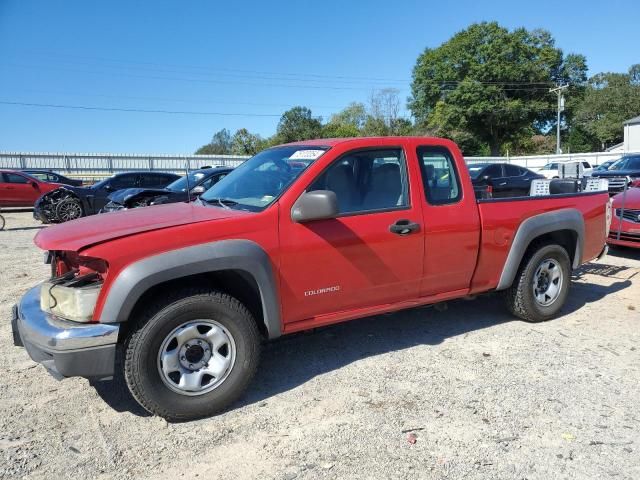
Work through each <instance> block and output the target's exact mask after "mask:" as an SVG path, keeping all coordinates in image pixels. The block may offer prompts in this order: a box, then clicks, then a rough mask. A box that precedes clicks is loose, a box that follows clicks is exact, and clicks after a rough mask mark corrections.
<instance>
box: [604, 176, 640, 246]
mask: <svg viewBox="0 0 640 480" xmlns="http://www.w3.org/2000/svg"><path fill="white" fill-rule="evenodd" d="M623 195H626V196H625V198H624V201H623V198H622V197H623ZM623 205H624V211H623V210H622V206H623ZM613 215H614V216H613V219H612V221H611V230H610V231H609V238H608V239H607V243H609V245H619V246H624V247H631V248H640V188H630V189H629V190H628V191H627V193H626V194H624V193H619V194H617V195H616V196H615V197H613Z"/></svg>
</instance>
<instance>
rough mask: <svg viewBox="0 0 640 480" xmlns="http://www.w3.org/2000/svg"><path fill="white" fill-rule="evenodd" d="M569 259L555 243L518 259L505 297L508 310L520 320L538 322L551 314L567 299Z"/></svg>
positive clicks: (569, 280) (550, 316) (553, 314)
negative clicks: (514, 273) (517, 266)
mask: <svg viewBox="0 0 640 480" xmlns="http://www.w3.org/2000/svg"><path fill="white" fill-rule="evenodd" d="M570 283H571V261H570V259H569V255H568V253H567V251H566V250H565V249H564V248H562V247H561V246H559V245H544V246H541V247H540V248H538V249H534V250H532V251H531V252H530V253H529V254H528V255H527V257H525V259H524V260H523V262H522V265H521V266H520V269H519V270H518V274H517V275H516V278H515V279H514V281H513V284H512V285H511V287H510V288H509V289H507V290H506V291H505V300H506V303H507V307H508V308H509V310H510V311H511V312H512V313H513V314H514V315H517V316H518V317H520V318H522V319H523V320H526V321H529V322H542V321H545V320H549V319H550V318H552V317H553V316H555V315H556V314H557V313H558V312H559V311H560V309H561V308H562V306H563V305H564V302H565V300H566V298H567V295H568V293H569V286H570Z"/></svg>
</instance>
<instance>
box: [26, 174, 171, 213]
mask: <svg viewBox="0 0 640 480" xmlns="http://www.w3.org/2000/svg"><path fill="white" fill-rule="evenodd" d="M179 178H180V175H176V174H175V173H164V172H127V173H118V174H116V175H114V176H113V177H109V178H106V179H104V180H102V181H100V182H98V183H96V184H94V185H91V186H90V187H72V186H65V187H60V188H58V189H56V190H53V191H52V192H49V193H47V194H45V195H43V196H42V197H40V198H39V199H38V200H37V201H36V203H35V205H34V210H33V216H34V217H35V218H36V219H38V220H41V221H42V222H43V223H59V222H67V221H69V220H74V219H76V218H80V217H84V216H87V215H93V214H95V213H98V212H99V211H100V210H101V209H102V208H103V207H104V206H105V205H106V203H107V201H108V200H107V198H108V196H109V195H110V194H112V193H113V192H115V191H117V190H122V189H123V188H132V187H142V188H164V187H166V186H167V185H169V184H170V183H171V182H174V181H176V180H177V179H179Z"/></svg>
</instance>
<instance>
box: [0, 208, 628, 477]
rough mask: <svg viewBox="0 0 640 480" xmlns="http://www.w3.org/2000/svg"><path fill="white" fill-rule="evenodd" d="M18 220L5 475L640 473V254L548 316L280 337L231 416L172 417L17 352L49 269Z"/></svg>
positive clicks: (367, 323) (11, 253) (6, 264)
mask: <svg viewBox="0 0 640 480" xmlns="http://www.w3.org/2000/svg"><path fill="white" fill-rule="evenodd" d="M5 216H6V219H7V230H5V231H2V232H0V319H2V321H0V369H1V371H2V372H4V374H3V380H2V382H0V455H1V458H0V477H2V478H33V479H52V478H56V479H57V478H71V477H73V478H76V479H77V478H99V479H125V478H134V477H135V478H151V479H154V478H157V479H160V478H196V477H199V478H206V479H217V478H220V479H239V478H276V479H294V478H300V479H309V478H362V479H365V478H366V479H369V478H452V479H456V478H463V477H464V478H467V479H497V478H500V479H544V480H548V479H562V478H571V479H573V478H580V479H592V478H609V477H611V478H616V479H638V478H640V343H639V341H640V275H639V274H638V272H640V251H633V250H614V251H613V252H612V253H611V254H610V255H609V256H607V257H605V258H604V259H603V260H602V261H600V262H599V263H593V264H589V265H587V266H585V267H584V268H582V269H581V270H580V271H579V272H576V274H575V277H574V282H573V286H572V290H571V293H570V297H569V301H568V303H567V305H566V306H565V308H564V310H563V312H562V316H561V317H559V318H557V319H556V320H552V321H550V322H547V323H542V324H528V323H525V322H522V321H519V320H516V319H515V318H513V317H512V316H511V315H510V314H508V313H506V310H505V309H504V308H503V307H502V304H501V302H500V301H499V300H500V299H499V297H498V296H484V297H481V298H478V299H476V300H474V301H457V302H452V303H450V304H449V305H448V309H447V310H446V311H439V310H436V309H434V308H428V309H419V310H412V311H406V312H402V313H398V314H393V315H384V316H379V317H373V318H368V319H363V320H358V321H353V322H349V323H346V324H342V325H338V326H334V327H330V328H324V329H321V330H317V331H314V332H310V333H305V334H300V335H296V336H291V337H286V338H282V339H281V340H278V341H276V342H273V343H271V344H269V345H267V346H266V347H265V349H264V355H263V361H262V364H261V368H260V369H259V372H258V375H257V378H256V380H255V382H254V383H253V386H252V387H251V388H250V390H249V391H248V392H247V394H246V395H245V397H244V398H243V399H242V400H241V401H240V402H239V403H238V404H236V405H234V406H233V407H232V408H231V409H230V410H229V411H227V412H226V413H223V414H221V415H218V416H216V417H213V418H209V419H206V420H200V421H196V422H190V423H182V424H168V423H167V422H165V421H164V420H162V419H159V418H154V417H150V416H148V415H147V414H146V413H145V412H144V411H143V410H141V408H140V407H138V406H137V404H136V403H135V402H134V401H133V400H132V399H131V397H130V396H129V395H128V394H127V391H126V389H125V387H124V385H123V382H122V380H121V379H119V378H116V380H114V381H113V382H108V383H102V384H97V385H96V386H95V387H94V386H91V385H89V383H88V382H87V381H86V380H83V379H77V378H75V379H69V380H65V381H63V382H58V381H56V380H54V379H53V378H52V377H50V376H49V375H48V374H47V373H46V371H45V370H44V368H43V367H40V366H37V365H36V364H34V363H33V362H32V361H31V360H30V359H29V357H28V356H27V354H26V352H25V351H24V350H23V349H21V348H18V347H14V346H13V345H12V341H11V332H10V323H9V319H10V314H11V305H12V304H13V303H15V302H16V301H17V300H18V298H19V297H20V295H21V294H22V293H23V292H24V291H25V290H26V289H27V288H28V287H30V286H31V285H33V284H34V283H36V282H39V281H40V280H42V279H44V278H45V277H46V276H47V274H48V268H47V267H46V266H45V265H43V261H42V252H41V251H39V250H38V249H37V248H36V247H35V246H34V245H33V243H32V239H33V236H34V235H35V233H36V232H37V231H38V229H39V228H42V227H41V226H39V225H38V224H37V223H36V222H35V221H34V220H33V219H32V218H31V214H30V213H28V212H21V213H9V214H6V213H5ZM411 434H413V435H414V437H411V438H414V439H415V443H411V442H410V441H409V440H410V437H409V435H411Z"/></svg>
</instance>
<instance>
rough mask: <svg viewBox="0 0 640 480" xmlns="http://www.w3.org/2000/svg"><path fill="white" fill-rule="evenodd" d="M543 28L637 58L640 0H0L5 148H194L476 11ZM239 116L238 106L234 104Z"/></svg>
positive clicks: (0, 107)
mask: <svg viewBox="0 0 640 480" xmlns="http://www.w3.org/2000/svg"><path fill="white" fill-rule="evenodd" d="M483 20H496V21H498V22H499V23H501V24H502V25H504V26H507V27H509V28H514V27H518V26H525V27H527V28H538V27H541V28H545V29H548V30H549V31H551V33H552V34H553V35H554V37H555V39H556V42H557V45H558V46H559V47H561V48H562V49H563V50H564V51H565V52H566V53H568V52H576V53H582V54H584V55H586V56H587V60H588V64H589V69H590V73H597V72H600V71H626V70H627V69H628V67H629V66H630V65H631V64H633V63H638V62H640V54H639V53H638V48H637V47H638V45H639V43H638V20H640V2H639V1H638V0H619V1H616V0H609V1H607V2H606V4H603V3H602V2H596V1H595V0H582V1H573V0H565V1H563V2H557V1H546V0H544V1H538V2H531V1H527V2H521V1H516V0H508V1H504V0H498V1H491V2H489V1H480V0H476V1H467V0H457V1H449V2H442V1H437V2H435V1H419V0H395V1H380V0H366V1H364V0H363V1H355V0H342V1H335V0H323V1H305V0H299V1H289V2H277V1H271V2H266V1H245V2H222V1H213V0H212V1H198V0H190V1H177V0H176V1H160V0H147V1H145V2H142V1H131V0H129V1H119V0H118V1H116V0H109V1H102V2H94V1H87V0H83V1H80V0H66V1H62V0H0V62H1V63H0V65H1V67H0V71H1V72H2V74H0V102H22V103H40V104H55V105H76V106H90V107H107V108H122V109H138V110H168V111H186V112H208V113H224V114H227V115H194V114H162V113H133V112H112V111H92V110H67V109H58V108H39V107H27V106H17V105H6V104H0V150H4V151H7V150H22V151H73V152H135V153H192V152H193V151H194V150H195V149H196V148H197V147H199V146H200V145H202V144H204V143H206V142H207V141H208V140H209V139H210V138H211V135H212V134H213V132H215V131H217V130H219V129H221V128H225V127H226V128H228V129H229V130H231V131H232V132H233V131H235V130H236V129H237V128H241V127H246V128H248V129H249V130H251V131H254V132H257V133H260V134H261V135H264V136H268V135H271V134H273V133H274V132H275V129H276V125H277V122H278V118H279V115H280V114H281V113H282V112H283V111H284V110H286V109H287V108H289V107H291V106H294V105H306V106H309V107H310V108H311V109H312V111H313V113H314V114H315V115H320V116H322V117H324V118H328V117H329V116H330V115H331V113H333V112H336V111H338V110H340V109H341V108H343V107H344V106H345V105H347V104H348V103H349V102H351V101H366V99H367V97H368V96H369V95H370V93H371V91H372V90H374V89H377V88H384V87H394V88H398V89H399V90H401V96H402V97H403V98H406V97H407V96H408V94H409V82H410V78H411V69H412V67H413V65H414V63H415V61H416V58H417V57H418V55H419V54H420V53H421V52H422V51H423V49H424V48H425V47H427V46H429V47H436V46H438V45H439V44H440V43H442V42H443V41H446V40H447V39H448V38H449V37H451V35H452V34H454V33H455V32H457V31H459V30H462V29H464V28H465V27H466V26H467V25H469V24H470V23H473V22H478V21H483ZM229 114H232V115H229Z"/></svg>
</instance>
